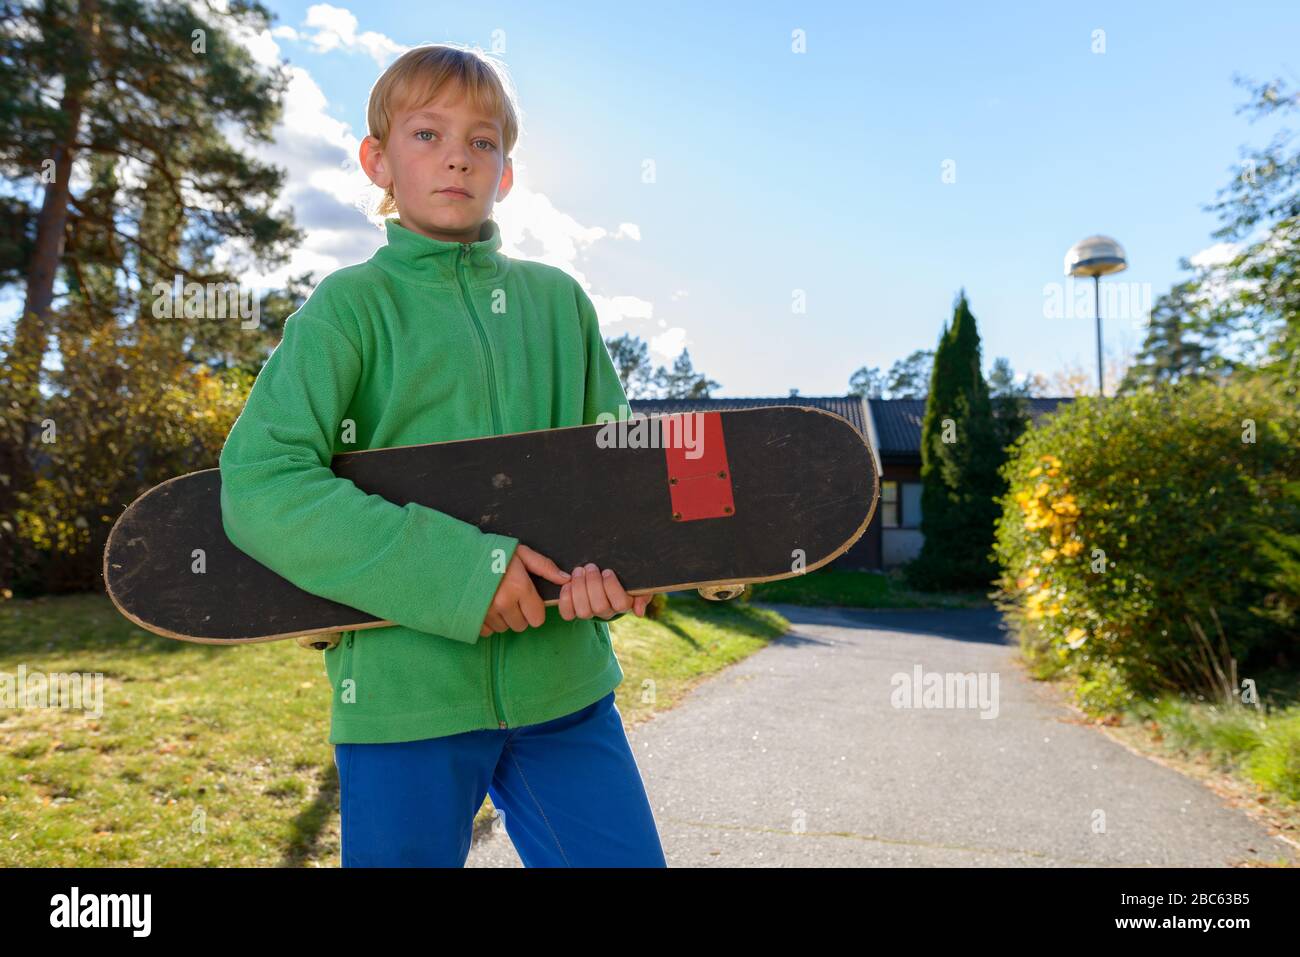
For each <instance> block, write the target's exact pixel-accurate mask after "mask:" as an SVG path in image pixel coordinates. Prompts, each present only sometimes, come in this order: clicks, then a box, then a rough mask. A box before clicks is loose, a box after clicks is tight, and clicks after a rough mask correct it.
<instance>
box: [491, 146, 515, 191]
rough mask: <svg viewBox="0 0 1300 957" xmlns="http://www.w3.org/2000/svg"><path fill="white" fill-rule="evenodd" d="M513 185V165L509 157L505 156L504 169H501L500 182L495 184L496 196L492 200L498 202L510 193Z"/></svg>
mask: <svg viewBox="0 0 1300 957" xmlns="http://www.w3.org/2000/svg"><path fill="white" fill-rule="evenodd" d="M514 185H515V167H514V164H513V162H512V161H511V159H510V157H509V156H507V157H506V166H505V169H503V170H502V171H501V182H500V183H498V184H497V198H496V200H494V202H499V201H501V200H503V199H505V198H506V197H507V196H509V195H510V190H511V188H513V187H514Z"/></svg>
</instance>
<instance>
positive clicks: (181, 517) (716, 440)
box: [104, 406, 880, 647]
mask: <svg viewBox="0 0 1300 957" xmlns="http://www.w3.org/2000/svg"><path fill="white" fill-rule="evenodd" d="M330 467H331V469H332V471H333V472H334V473H335V475H337V476H338V477H339V478H341V479H346V480H348V481H351V482H353V483H354V484H355V485H356V486H357V487H358V488H360V489H362V490H363V491H365V492H368V493H371V494H375V495H379V496H382V497H383V498H386V499H388V500H389V501H391V502H394V503H396V504H399V505H404V504H406V503H408V502H417V503H419V504H421V505H424V506H427V507H429V508H433V509H437V510H440V511H443V512H446V513H448V514H450V515H453V516H455V517H456V518H458V519H461V520H462V521H465V522H469V523H471V524H474V525H476V526H477V527H479V528H480V529H482V530H483V531H485V532H494V533H498V534H502V535H509V536H512V537H514V538H517V539H519V541H520V542H521V543H523V544H525V545H528V546H529V547H530V548H533V549H535V550H537V551H538V552H540V553H541V554H542V555H545V556H546V557H548V558H551V559H553V560H554V561H555V562H556V564H557V565H558V566H559V567H560V568H562V569H565V570H568V569H572V568H574V567H575V566H576V565H579V564H585V563H587V562H594V563H595V564H596V565H597V566H598V567H600V568H612V569H613V570H614V572H615V573H616V574H617V575H618V578H619V581H620V583H622V585H623V587H624V589H625V590H626V591H627V592H628V594H630V595H638V594H648V593H652V592H666V591H677V590H682V589H689V588H697V589H699V590H700V591H701V593H702V594H705V595H706V597H713V598H717V597H732V596H733V595H734V594H738V593H739V591H740V590H741V589H742V588H743V586H744V585H745V584H748V583H750V582H764V581H776V580H778V579H783V578H793V577H795V576H796V575H799V574H804V573H806V572H808V571H812V570H813V569H815V568H818V567H820V566H822V565H824V564H826V563H827V562H829V561H831V560H832V559H834V558H835V557H836V556H838V555H840V554H842V553H843V552H844V551H846V550H847V549H848V548H849V546H851V545H852V544H853V543H854V542H855V541H857V539H858V538H859V537H860V536H861V535H862V533H863V532H864V531H865V530H866V527H867V524H868V522H869V521H870V520H871V516H872V514H873V513H874V511H875V507H876V502H877V500H878V498H879V493H880V478H879V475H878V474H877V472H876V468H875V459H874V456H873V455H872V452H871V450H870V448H869V447H868V445H867V444H866V441H865V440H864V438H863V436H862V435H861V434H860V433H859V432H858V431H857V430H856V429H855V428H854V427H853V426H852V425H851V424H850V423H849V422H847V421H846V420H845V419H843V418H842V417H840V416H838V415H834V414H833V413H830V412H825V411H822V410H820V409H814V408H809V407H805V406H767V407H761V408H754V409H744V410H739V411H730V412H685V413H676V414H673V415H666V416H648V417H646V416H639V417H634V418H632V419H627V420H622V421H616V422H613V423H609V424H592V425H580V426H570V427H567V428H560V429H543V430H538V431H533V432H516V433H512V434H508V435H498V436H486V437H483V438H476V439H461V440H455V441H448V442H435V443H431V444H426V445H409V446H398V447H395V448H386V449H371V450H365V451H357V452H343V453H339V454H337V455H335V456H334V457H333V459H332V460H331V462H330ZM220 492H221V472H220V469H205V470H203V471H199V472H191V473H189V474H188V475H182V476H179V477H177V478H174V479H170V480H168V481H166V482H163V483H161V484H160V485H157V486H155V487H154V488H152V489H150V490H149V491H147V492H145V493H144V494H143V495H141V496H140V497H139V498H138V499H136V500H135V501H134V502H133V503H132V504H131V505H130V507H128V508H127V509H126V511H125V512H123V514H122V515H121V516H119V517H118V520H117V522H116V523H115V524H114V526H113V528H112V531H111V532H110V533H109V537H108V542H107V545H106V546H105V549H104V583H105V586H106V590H107V592H108V595H109V596H110V598H111V599H112V600H113V603H114V604H115V605H116V606H117V608H118V610H119V611H121V613H122V614H123V615H125V616H126V617H127V618H129V619H130V620H132V621H133V622H135V623H136V624H138V625H140V626H141V627H143V628H146V629H148V630H149V631H152V632H155V633H157V634H160V635H165V636H167V637H169V638H176V639H180V640H184V641H194V642H203V643H208V644H245V643H250V642H259V641H275V640H279V639H285V638H299V640H300V643H304V644H305V643H312V644H313V645H314V646H316V647H324V646H326V645H328V644H331V643H332V642H330V641H325V640H321V641H319V642H312V641H311V639H310V637H309V636H316V635H329V634H330V633H333V632H338V631H343V630H359V629H363V628H378V627H383V626H386V625H391V624H392V622H389V621H385V620H383V619H381V618H378V617H376V616H374V615H370V614H367V613H366V612H364V611H360V610H358V609H355V608H351V607H349V606H347V605H344V604H340V603H338V602H335V601H332V600H330V599H327V598H323V597H321V596H319V595H315V594H312V593H310V592H307V591H304V590H303V589H301V588H298V587H297V586H296V585H294V584H293V583H292V582H290V581H288V580H287V579H285V578H283V577H281V576H280V575H278V574H277V573H275V572H274V571H272V570H271V569H269V568H267V567H266V566H265V565H262V564H261V563H260V562H258V561H256V560H255V559H253V558H252V557H251V556H249V555H247V554H245V553H244V552H242V551H240V550H239V549H238V548H237V547H236V546H235V545H234V544H232V543H231V541H230V540H229V539H228V538H227V537H226V534H225V530H224V527H223V525H222V520H221V502H220ZM195 549H203V551H204V554H205V556H206V568H205V572H204V573H202V574H199V573H195V572H194V571H192V566H191V563H192V555H193V552H194V550H195ZM533 584H534V585H535V586H536V587H537V590H538V593H539V594H540V596H541V598H542V600H543V602H544V603H545V604H547V605H554V604H558V602H559V594H560V586H559V585H557V584H554V583H552V582H549V581H546V580H545V579H542V578H539V577H537V576H536V575H534V576H533ZM331 637H332V638H333V639H334V641H336V640H337V638H336V637H334V636H331Z"/></svg>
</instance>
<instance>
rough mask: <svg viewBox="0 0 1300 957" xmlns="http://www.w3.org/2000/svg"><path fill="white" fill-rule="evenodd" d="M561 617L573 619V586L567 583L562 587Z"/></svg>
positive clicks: (568, 619)
mask: <svg viewBox="0 0 1300 957" xmlns="http://www.w3.org/2000/svg"><path fill="white" fill-rule="evenodd" d="M559 608H560V617H561V618H563V619H564V620H565V621H573V586H572V585H565V586H564V587H563V588H561V589H560V605H559Z"/></svg>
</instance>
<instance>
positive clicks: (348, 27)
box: [302, 3, 408, 66]
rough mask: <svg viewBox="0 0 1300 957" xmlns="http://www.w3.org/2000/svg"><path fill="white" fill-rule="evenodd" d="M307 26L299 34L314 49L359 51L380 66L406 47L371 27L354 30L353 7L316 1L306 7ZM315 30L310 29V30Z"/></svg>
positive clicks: (325, 51) (323, 51)
mask: <svg viewBox="0 0 1300 957" xmlns="http://www.w3.org/2000/svg"><path fill="white" fill-rule="evenodd" d="M304 25H305V26H306V27H307V28H308V29H306V30H304V31H303V33H302V36H303V38H304V39H305V40H307V41H308V42H309V43H310V44H311V45H312V49H314V50H315V51H316V52H317V53H328V52H330V51H331V50H346V51H348V52H350V53H351V52H356V51H361V52H363V53H366V54H368V55H369V56H370V57H371V59H373V60H374V61H375V62H376V63H377V64H379V65H380V66H387V65H388V61H389V60H390V59H392V58H393V57H396V56H398V55H400V54H401V53H403V52H404V51H406V50H407V49H408V47H406V46H404V45H402V44H400V43H398V42H397V41H395V40H392V39H390V38H389V37H386V36H384V35H383V34H382V33H376V32H375V31H373V30H364V31H362V32H361V33H358V32H357V18H356V17H355V16H354V15H353V14H352V11H350V10H345V9H344V8H342V7H335V6H331V5H330V4H328V3H316V4H313V5H312V6H310V7H308V8H307V20H306V22H305V24H304ZM313 30H314V31H315V32H311V31H313Z"/></svg>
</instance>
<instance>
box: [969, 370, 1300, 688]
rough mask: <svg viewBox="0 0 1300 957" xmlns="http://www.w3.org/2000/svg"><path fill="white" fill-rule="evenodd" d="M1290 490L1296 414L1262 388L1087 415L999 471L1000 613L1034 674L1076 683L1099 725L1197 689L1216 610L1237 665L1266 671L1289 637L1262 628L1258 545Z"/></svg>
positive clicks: (1296, 452)
mask: <svg viewBox="0 0 1300 957" xmlns="http://www.w3.org/2000/svg"><path fill="white" fill-rule="evenodd" d="M1243 423H1248V424H1249V423H1254V427H1253V429H1252V428H1250V427H1248V425H1243ZM1247 440H1249V441H1247ZM1297 474H1300V409H1298V408H1297V407H1296V405H1295V403H1294V402H1292V401H1289V400H1288V399H1287V397H1285V396H1284V395H1280V394H1279V393H1278V392H1277V390H1275V389H1269V388H1267V387H1266V386H1264V385H1262V384H1258V383H1251V382H1249V381H1238V382H1229V383H1226V384H1223V383H1220V384H1215V385H1195V384H1193V385H1181V386H1167V387H1162V388H1158V389H1155V390H1151V391H1146V392H1142V393H1135V394H1131V395H1127V396H1122V397H1111V398H1105V399H1102V400H1098V399H1095V398H1081V399H1078V400H1076V401H1075V402H1073V403H1070V404H1068V405H1065V406H1063V407H1062V408H1061V409H1059V410H1058V411H1057V412H1056V413H1054V414H1053V415H1051V416H1049V417H1047V418H1046V419H1045V420H1043V421H1042V422H1041V423H1040V424H1039V425H1038V426H1036V427H1032V428H1030V429H1029V430H1028V431H1027V432H1026V433H1025V434H1024V435H1023V436H1021V438H1020V439H1019V440H1018V441H1017V443H1016V444H1015V445H1014V446H1013V447H1012V449H1011V455H1010V457H1009V459H1008V461H1007V463H1006V464H1005V466H1004V468H1003V475H1004V477H1005V478H1006V480H1007V483H1008V489H1007V493H1006V495H1005V496H1004V497H1003V499H1002V501H1001V506H1002V512H1001V515H1000V517H999V518H998V520H997V528H996V535H995V544H994V557H995V559H996V560H997V562H998V566H999V569H1000V573H999V577H998V579H997V581H996V591H995V592H994V595H993V598H994V601H995V602H996V604H997V605H998V606H999V608H1001V609H1002V611H1003V613H1004V614H1005V615H1006V617H1007V619H1008V621H1009V622H1010V623H1011V624H1012V626H1013V628H1014V629H1015V630H1016V632H1017V633H1018V635H1019V637H1020V641H1021V647H1022V649H1023V651H1024V653H1025V655H1026V657H1027V659H1028V660H1029V661H1030V662H1031V664H1032V666H1033V667H1034V668H1035V670H1036V672H1037V673H1039V674H1040V675H1042V676H1048V675H1053V674H1061V675H1064V676H1067V677H1071V678H1074V679H1076V681H1075V690H1076V695H1078V697H1079V700H1080V703H1081V704H1082V705H1083V706H1084V707H1085V708H1087V709H1088V710H1090V711H1093V712H1095V713H1100V712H1105V711H1109V710H1114V709H1116V708H1119V707H1121V706H1123V705H1124V704H1126V703H1128V702H1129V701H1131V700H1132V699H1133V697H1134V696H1137V695H1145V694H1148V693H1151V692H1154V691H1157V690H1168V689H1188V690H1190V689H1193V688H1196V687H1197V682H1198V680H1199V672H1198V667H1197V663H1196V661H1195V657H1196V655H1197V653H1198V647H1199V646H1198V644H1197V639H1196V637H1195V635H1194V634H1193V632H1192V630H1191V628H1190V626H1189V620H1190V621H1192V622H1197V623H1199V624H1201V625H1202V626H1203V627H1204V628H1206V629H1207V630H1208V631H1209V632H1210V633H1211V634H1213V633H1214V627H1213V625H1212V624H1211V616H1210V614H1209V612H1210V610H1211V609H1213V610H1214V612H1215V614H1217V615H1218V616H1219V618H1220V619H1221V621H1222V622H1223V625H1224V628H1225V631H1226V634H1227V636H1228V639H1229V641H1230V649H1231V654H1232V656H1233V657H1234V658H1236V659H1237V661H1238V662H1240V663H1242V664H1243V665H1245V664H1246V663H1247V662H1249V661H1251V660H1255V661H1258V662H1263V661H1267V660H1269V656H1270V655H1274V654H1276V653H1277V652H1278V650H1279V649H1281V648H1283V647H1285V645H1286V644H1287V643H1288V642H1292V643H1293V642H1294V639H1295V636H1294V635H1290V636H1288V635H1284V634H1281V633H1280V632H1279V628H1278V626H1277V624H1276V623H1275V622H1269V621H1268V620H1267V619H1266V618H1265V617H1264V616H1262V615H1260V614H1259V609H1260V607H1263V606H1264V605H1266V604H1267V599H1268V594H1267V591H1268V589H1267V586H1266V584H1265V582H1267V580H1268V577H1269V575H1268V571H1269V570H1268V569H1267V568H1266V567H1265V562H1264V559H1263V558H1262V557H1261V554H1260V549H1259V548H1258V547H1257V545H1258V541H1257V538H1258V534H1259V533H1258V529H1259V528H1260V527H1270V526H1276V525H1277V523H1278V522H1280V521H1282V519H1281V516H1282V514H1283V512H1282V510H1281V509H1280V508H1278V507H1277V503H1278V502H1279V500H1280V498H1281V496H1280V494H1279V492H1280V488H1281V486H1282V484H1283V483H1284V481H1285V479H1286V477H1287V476H1288V475H1290V476H1296V475H1297Z"/></svg>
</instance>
